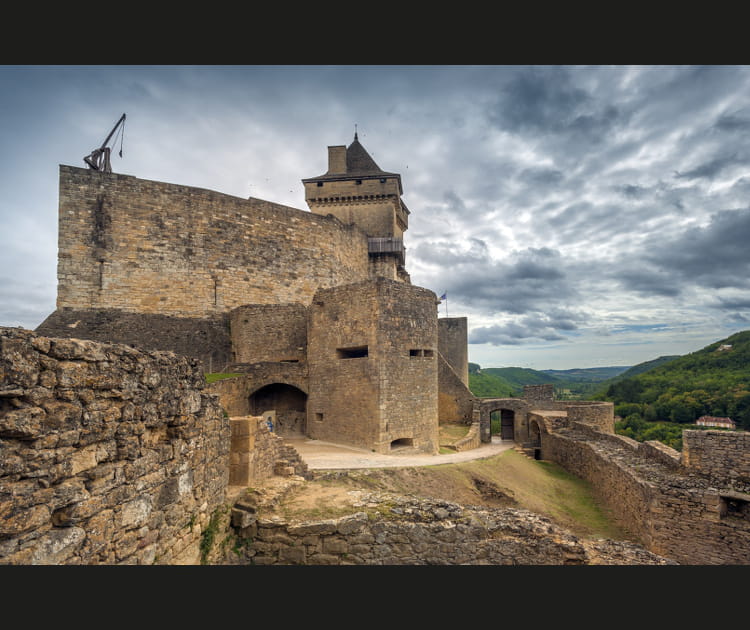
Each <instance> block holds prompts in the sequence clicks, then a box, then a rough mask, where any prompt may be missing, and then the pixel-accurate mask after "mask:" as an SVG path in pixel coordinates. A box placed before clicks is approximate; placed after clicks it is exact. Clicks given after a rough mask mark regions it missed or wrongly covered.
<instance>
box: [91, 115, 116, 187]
mask: <svg viewBox="0 0 750 630" xmlns="http://www.w3.org/2000/svg"><path fill="white" fill-rule="evenodd" d="M120 125H122V129H121V131H122V135H121V136H120V154H119V155H120V157H122V138H123V136H124V135H125V114H123V115H122V116H120V120H118V121H117V122H116V123H115V126H114V127H112V131H110V132H109V135H108V136H107V138H106V139H105V140H104V142H102V146H100V147H99V148H98V149H94V150H93V151H92V152H91V153H89V154H88V155H87V156H86V157H84V158H83V161H84V162H86V164H88V165H89V168H91V169H93V170H95V171H101V172H102V173H111V172H112V165H111V164H110V161H109V154H110V148H109V147H108V146H107V143H108V142H109V141H110V139H111V138H112V136H113V135H114V133H115V131H117V130H118V129H119V128H120ZM115 141H117V139H115Z"/></svg>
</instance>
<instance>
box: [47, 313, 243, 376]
mask: <svg viewBox="0 0 750 630" xmlns="http://www.w3.org/2000/svg"><path fill="white" fill-rule="evenodd" d="M34 332H36V333H38V334H40V335H43V336H45V337H64V338H68V339H70V338H75V339H91V340H93V341H101V342H104V343H124V344H127V345H129V346H133V347H135V348H140V349H141V350H163V351H168V352H176V353H177V354H182V355H184V356H186V357H192V358H194V359H198V360H199V361H201V362H203V369H204V371H205V372H220V371H222V370H223V369H224V367H225V366H226V365H227V364H228V363H229V362H230V361H232V343H231V340H230V337H229V318H228V316H227V315H226V314H219V315H215V316H213V317H208V318H193V317H173V316H170V315H153V314H141V313H130V312H127V311H122V310H119V309H113V308H106V309H105V308H103V309H83V308H81V309H77V308H58V309H57V310H55V311H54V312H53V313H52V314H51V315H50V316H49V317H47V319H45V320H44V321H43V322H42V323H41V324H40V325H39V326H38V327H37V328H36V330H35V331H34Z"/></svg>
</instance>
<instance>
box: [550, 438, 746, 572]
mask: <svg viewBox="0 0 750 630" xmlns="http://www.w3.org/2000/svg"><path fill="white" fill-rule="evenodd" d="M686 433H688V432H687V431H686ZM542 457H543V459H548V460H551V461H554V462H557V463H558V464H560V465H561V466H563V467H564V468H565V469H566V470H568V471H569V472H571V473H572V474H574V475H576V476H578V477H581V478H582V479H585V480H586V481H588V482H589V483H590V484H591V486H592V490H593V492H594V494H595V495H596V497H597V498H598V499H599V500H600V501H601V502H602V503H603V504H604V505H606V506H607V507H608V508H609V509H610V510H611V513H612V515H613V516H614V517H615V518H616V519H617V520H618V521H619V522H620V524H621V525H623V527H625V529H626V530H627V531H628V532H629V533H630V534H631V536H632V537H633V540H635V541H637V542H639V543H640V544H642V545H644V547H646V548H647V549H649V550H650V551H652V552H654V553H656V554H659V555H661V556H665V557H669V558H672V559H673V560H675V561H677V562H679V563H680V564H750V514H748V513H747V511H744V512H743V511H742V510H741V509H737V510H735V511H731V510H728V509H727V502H728V500H735V501H736V499H737V497H738V496H739V497H740V499H742V496H744V495H741V494H737V492H736V489H737V488H736V486H732V485H731V478H724V479H723V481H722V480H720V479H719V478H718V477H713V478H712V477H711V476H705V475H702V474H700V472H699V471H698V470H690V469H689V468H688V467H685V466H678V465H677V461H676V455H675V452H673V451H672V449H669V448H668V447H663V445H662V446H659V447H657V446H656V445H654V444H639V443H637V442H634V441H633V440H630V439H628V438H625V437H623V436H616V435H609V434H606V433H600V432H598V431H596V430H594V429H592V428H591V427H587V426H585V425H582V424H580V423H576V424H574V425H573V426H572V427H570V428H566V429H562V430H560V431H558V432H556V433H552V434H549V435H547V434H545V435H543V436H542ZM718 482H721V484H719V483H718ZM728 484H729V486H730V487H728ZM746 498H747V499H750V497H746Z"/></svg>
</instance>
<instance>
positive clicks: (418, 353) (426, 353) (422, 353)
mask: <svg viewBox="0 0 750 630" xmlns="http://www.w3.org/2000/svg"><path fill="white" fill-rule="evenodd" d="M434 355H435V351H434V350H428V349H425V348H412V349H411V350H409V356H410V357H432V356H434Z"/></svg>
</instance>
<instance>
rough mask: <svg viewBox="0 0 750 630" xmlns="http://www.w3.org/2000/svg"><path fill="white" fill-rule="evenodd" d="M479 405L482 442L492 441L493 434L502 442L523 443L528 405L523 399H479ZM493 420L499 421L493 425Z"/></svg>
mask: <svg viewBox="0 0 750 630" xmlns="http://www.w3.org/2000/svg"><path fill="white" fill-rule="evenodd" d="M479 404H480V406H479V409H480V415H479V434H480V439H481V441H482V442H490V441H492V435H493V434H494V435H499V436H500V439H502V440H515V441H517V442H522V441H524V439H525V436H526V431H527V426H526V412H527V410H528V404H527V403H526V402H525V401H524V400H523V399H520V398H480V399H479ZM498 414H499V418H498ZM493 420H495V421H497V420H499V423H498V422H494V423H493ZM493 424H494V430H493Z"/></svg>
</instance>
